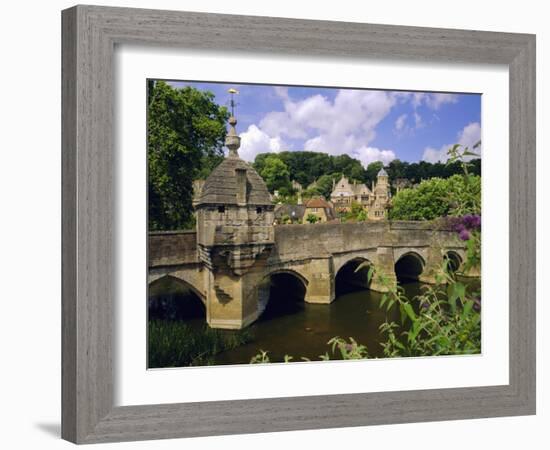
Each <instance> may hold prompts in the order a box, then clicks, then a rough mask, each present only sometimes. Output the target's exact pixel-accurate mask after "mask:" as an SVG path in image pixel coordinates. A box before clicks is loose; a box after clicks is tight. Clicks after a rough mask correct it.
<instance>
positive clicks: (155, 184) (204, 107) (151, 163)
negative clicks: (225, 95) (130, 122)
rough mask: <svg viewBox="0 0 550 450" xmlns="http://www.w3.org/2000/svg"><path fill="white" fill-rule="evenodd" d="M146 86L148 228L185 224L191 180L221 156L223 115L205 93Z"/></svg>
mask: <svg viewBox="0 0 550 450" xmlns="http://www.w3.org/2000/svg"><path fill="white" fill-rule="evenodd" d="M148 87H149V92H148V117H147V138H148V139H147V159H148V169H149V171H148V181H149V182H148V194H149V199H148V204H149V212H148V220H149V229H150V230H174V229H181V228H189V227H192V226H193V224H194V218H193V208H192V198H193V180H195V179H197V178H202V177H205V176H206V175H208V174H209V173H210V171H211V170H212V169H213V168H214V167H215V166H216V165H217V164H219V162H220V161H221V159H222V158H223V150H222V148H223V143H224V139H225V135H226V122H227V119H228V117H229V114H228V112H227V109H226V108H225V107H222V106H219V105H217V104H216V103H215V102H214V94H212V93H211V92H202V91H199V90H197V89H194V88H191V87H184V88H182V89H176V88H173V87H171V86H170V85H168V84H167V83H165V82H164V81H155V82H154V83H149V84H148Z"/></svg>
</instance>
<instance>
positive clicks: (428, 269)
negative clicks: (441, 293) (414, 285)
mask: <svg viewBox="0 0 550 450" xmlns="http://www.w3.org/2000/svg"><path fill="white" fill-rule="evenodd" d="M443 263H444V258H443V252H442V249H441V248H438V247H430V248H428V250H427V258H426V262H425V267H424V270H422V273H421V274H420V276H419V277H418V281H420V282H421V283H426V284H436V283H437V279H438V277H442V276H443Z"/></svg>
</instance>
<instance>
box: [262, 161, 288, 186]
mask: <svg viewBox="0 0 550 450" xmlns="http://www.w3.org/2000/svg"><path fill="white" fill-rule="evenodd" d="M259 173H260V176H261V177H262V178H263V179H264V181H265V184H267V188H268V189H269V190H270V191H271V192H273V191H276V190H283V189H286V190H287V192H282V193H281V194H282V195H288V193H289V191H290V189H291V185H290V178H289V177H290V173H289V171H288V167H287V165H286V164H285V163H284V162H283V161H282V160H281V159H279V158H278V157H277V155H269V156H268V157H267V158H265V160H264V162H263V166H262V169H261V170H260V172H259Z"/></svg>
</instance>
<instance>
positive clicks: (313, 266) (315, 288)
mask: <svg viewBox="0 0 550 450" xmlns="http://www.w3.org/2000/svg"><path fill="white" fill-rule="evenodd" d="M333 272H334V270H333V267H332V257H327V258H319V259H314V260H311V261H309V262H308V264H307V270H306V273H307V276H308V280H309V284H308V285H307V289H306V297H305V299H304V300H305V301H306V302H307V303H324V304H326V303H331V302H332V301H333V300H334V298H335V289H334V274H333Z"/></svg>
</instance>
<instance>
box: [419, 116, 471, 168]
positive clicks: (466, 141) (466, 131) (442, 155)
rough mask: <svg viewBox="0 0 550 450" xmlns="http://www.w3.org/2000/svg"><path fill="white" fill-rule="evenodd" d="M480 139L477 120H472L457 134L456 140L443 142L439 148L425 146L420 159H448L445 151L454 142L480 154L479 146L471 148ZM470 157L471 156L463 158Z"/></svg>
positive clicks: (442, 160) (436, 160)
mask: <svg viewBox="0 0 550 450" xmlns="http://www.w3.org/2000/svg"><path fill="white" fill-rule="evenodd" d="M480 140H481V126H480V124H479V122H472V123H469V124H468V125H466V126H465V127H464V128H463V129H462V130H461V131H460V132H458V134H457V141H456V142H454V143H452V144H445V145H443V146H442V147H441V148H440V149H439V150H438V149H435V148H433V147H426V148H425V149H424V154H423V155H422V159H423V160H424V161H427V162H431V163H435V162H438V161H441V162H445V161H447V159H448V155H447V151H448V150H449V148H451V147H452V146H453V145H454V144H460V145H462V146H464V147H469V149H470V150H472V151H475V152H476V153H479V154H481V146H480V147H478V148H476V149H475V150H474V149H473V146H474V145H475V144H476V143H478V142H479V141H480ZM465 159H471V158H465Z"/></svg>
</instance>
